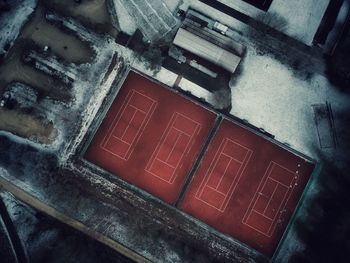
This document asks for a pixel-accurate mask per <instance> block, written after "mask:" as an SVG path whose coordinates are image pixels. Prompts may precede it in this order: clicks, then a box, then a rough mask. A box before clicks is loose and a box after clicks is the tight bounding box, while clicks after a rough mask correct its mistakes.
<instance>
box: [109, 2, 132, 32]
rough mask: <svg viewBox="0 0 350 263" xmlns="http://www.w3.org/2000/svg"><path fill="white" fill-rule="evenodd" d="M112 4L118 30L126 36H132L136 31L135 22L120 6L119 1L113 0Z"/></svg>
mask: <svg viewBox="0 0 350 263" xmlns="http://www.w3.org/2000/svg"><path fill="white" fill-rule="evenodd" d="M113 4H114V5H113V8H114V9H115V13H116V14H117V19H118V22H119V26H120V30H121V31H123V32H124V33H126V34H128V35H132V34H134V32H135V31H136V29H137V27H136V24H135V21H134V20H133V19H132V17H131V16H130V15H129V13H128V11H127V10H126V9H125V7H124V5H122V4H121V2H120V1H119V0H113Z"/></svg>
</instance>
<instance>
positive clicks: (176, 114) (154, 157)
mask: <svg viewBox="0 0 350 263" xmlns="http://www.w3.org/2000/svg"><path fill="white" fill-rule="evenodd" d="M179 116H182V117H184V118H186V119H188V120H190V121H192V119H191V118H189V117H187V116H185V115H183V114H181V113H179V112H174V113H173V115H172V117H171V118H170V121H169V122H168V124H167V126H166V129H165V130H164V131H163V134H162V136H161V139H160V141H159V143H158V145H157V147H156V148H155V150H154V151H153V153H152V155H151V158H150V159H149V161H148V163H147V166H146V168H145V171H146V172H148V173H150V174H152V175H153V176H155V177H157V178H159V179H161V180H163V181H165V182H167V183H169V184H173V183H174V181H175V178H176V174H175V172H176V170H177V169H178V167H179V164H180V163H181V160H182V159H183V156H184V155H185V153H187V151H188V150H189V145H190V143H191V142H192V139H193V137H194V135H196V133H197V130H198V129H200V128H201V125H200V124H199V123H198V122H195V121H192V122H193V123H195V125H196V128H195V129H194V131H193V134H192V135H191V136H190V137H189V136H188V135H186V133H185V132H182V131H180V130H179V129H176V130H178V131H179V133H180V135H179V137H178V138H180V137H181V136H182V135H184V136H187V137H189V138H188V142H187V143H186V146H185V148H184V151H183V152H182V154H181V157H180V158H179V159H178V161H177V164H176V166H175V167H174V168H173V172H172V174H171V177H170V179H169V180H166V179H164V178H163V177H161V176H160V175H157V174H155V173H153V172H152V171H151V170H152V167H153V165H154V162H155V161H156V160H158V161H159V160H160V158H159V157H157V156H158V154H159V152H160V149H161V147H162V146H163V144H164V142H165V140H166V138H167V136H168V135H169V134H170V132H171V130H172V129H173V128H174V126H173V125H174V124H175V122H176V120H177V119H178V117H179ZM175 147H176V145H174V146H173V149H174V148H175ZM169 158H170V157H169V156H168V157H167V160H168V159H169ZM164 163H165V162H164ZM165 164H167V165H168V166H169V167H171V168H172V167H173V166H171V165H169V164H168V163H165Z"/></svg>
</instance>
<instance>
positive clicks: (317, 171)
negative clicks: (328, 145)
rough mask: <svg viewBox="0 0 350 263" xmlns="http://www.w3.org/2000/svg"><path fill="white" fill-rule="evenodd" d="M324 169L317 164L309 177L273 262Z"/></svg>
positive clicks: (272, 258)
mask: <svg viewBox="0 0 350 263" xmlns="http://www.w3.org/2000/svg"><path fill="white" fill-rule="evenodd" d="M322 167H323V165H322V163H320V162H316V163H315V168H314V170H313V171H312V173H311V176H310V177H309V179H308V182H307V184H306V186H305V187H304V190H303V193H302V194H301V196H300V198H299V201H298V203H297V205H296V207H295V209H294V212H293V214H292V216H291V217H290V219H289V223H288V225H287V227H286V228H285V229H284V231H283V235H282V237H281V239H280V241H279V242H278V245H277V247H276V249H275V251H274V253H273V255H272V257H271V262H275V260H276V259H277V257H278V255H279V252H280V251H281V249H282V248H283V245H284V244H285V240H286V239H287V237H288V235H289V233H290V231H291V229H292V227H294V224H295V221H296V219H297V217H298V215H299V212H300V210H301V207H302V206H303V205H304V204H305V199H306V198H307V197H308V193H309V190H310V187H311V185H312V184H313V183H314V182H315V180H316V178H317V177H318V175H319V174H320V173H321V171H322Z"/></svg>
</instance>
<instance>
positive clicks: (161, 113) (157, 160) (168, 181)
mask: <svg viewBox="0 0 350 263" xmlns="http://www.w3.org/2000/svg"><path fill="white" fill-rule="evenodd" d="M215 119H216V115H215V114H214V113H212V112H210V111H208V110H206V109H204V108H202V107H201V106H199V105H196V104H194V103H192V102H191V101H189V100H187V99H185V98H184V97H182V96H179V95H177V94H176V93H174V92H172V91H170V90H168V89H166V88H164V87H161V86H160V85H158V84H157V83H155V82H153V81H151V80H148V79H146V78H145V77H143V76H141V75H139V74H137V73H135V72H133V71H131V72H130V73H129V75H128V77H127V79H126V81H125V82H124V84H123V87H122V88H121V90H120V92H119V94H118V96H117V98H116V99H115V101H114V102H113V104H112V106H111V108H110V109H109V111H108V113H107V116H106V118H105V119H104V121H103V122H102V124H101V126H100V128H99V129H98V131H97V133H96V135H95V137H94V138H93V140H92V142H91V144H90V146H89V148H88V150H87V152H86V153H85V159H87V160H89V161H91V162H92V163H94V164H96V165H98V166H100V167H102V168H104V169H106V170H107V171H109V172H111V173H113V174H115V175H117V176H119V177H121V178H123V179H124V180H126V181H128V182H129V183H131V184H133V185H136V186H138V187H140V188H142V189H144V190H146V191H148V192H150V193H152V194H153V195H155V196H157V197H159V198H160V199H162V200H164V201H166V202H168V203H174V202H175V201H176V199H177V197H178V195H179V192H180V190H181V187H182V185H183V183H184V181H185V178H186V177H187V176H188V174H189V172H190V170H191V169H192V166H193V164H194V162H195V161H196V157H197V156H198V154H199V152H200V150H201V148H202V145H203V144H204V143H205V141H206V138H207V136H208V134H209V132H210V131H211V129H212V127H213V125H214V122H215Z"/></svg>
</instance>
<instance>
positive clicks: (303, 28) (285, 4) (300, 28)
mask: <svg viewBox="0 0 350 263" xmlns="http://www.w3.org/2000/svg"><path fill="white" fill-rule="evenodd" d="M219 1H220V2H222V3H224V4H226V5H228V6H230V7H232V8H234V9H236V10H238V11H240V12H242V13H244V14H247V15H249V16H251V17H253V18H257V19H258V20H260V21H262V22H264V21H266V19H267V18H266V17H269V16H276V15H277V16H278V17H282V18H283V19H285V21H286V23H287V26H286V27H285V28H283V29H281V28H279V26H278V24H272V25H271V26H273V27H275V28H276V29H277V30H279V29H281V30H282V32H284V33H285V34H287V35H289V36H291V37H294V38H296V39H298V40H300V41H302V42H304V43H305V44H307V45H311V44H312V40H313V38H314V36H315V33H316V31H317V29H318V27H319V25H320V22H321V20H322V17H323V15H324V13H325V11H326V9H327V6H328V4H329V1H330V0H307V1H306V0H293V1H290V0H273V1H272V4H271V6H270V8H269V10H268V11H267V12H264V11H261V10H260V9H257V8H256V7H254V6H252V5H250V4H248V3H246V2H243V1H242V0H234V1H232V0H219Z"/></svg>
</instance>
